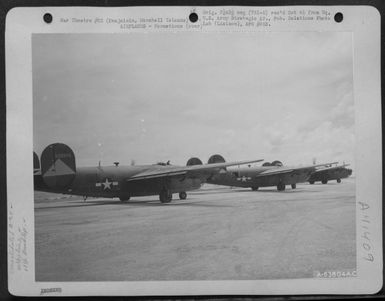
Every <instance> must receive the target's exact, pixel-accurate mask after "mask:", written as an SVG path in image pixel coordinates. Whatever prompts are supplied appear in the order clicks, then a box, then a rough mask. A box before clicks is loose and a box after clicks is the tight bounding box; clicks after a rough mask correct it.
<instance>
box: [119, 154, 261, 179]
mask: <svg viewBox="0 0 385 301" xmlns="http://www.w3.org/2000/svg"><path fill="white" fill-rule="evenodd" d="M261 161H263V159H258V160H247V161H237V162H224V163H214V164H204V165H190V166H180V167H179V166H172V165H170V166H169V167H162V168H158V169H155V170H154V169H151V170H146V171H143V172H140V173H138V174H136V175H134V176H132V177H130V178H128V179H126V181H128V182H130V181H139V180H147V179H154V178H162V177H173V176H184V177H186V178H200V179H207V178H208V177H210V176H211V175H212V174H213V173H217V172H220V170H222V169H224V168H226V167H228V166H235V165H244V164H250V163H256V162H261Z"/></svg>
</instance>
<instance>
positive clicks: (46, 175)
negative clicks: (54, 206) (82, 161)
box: [40, 143, 76, 189]
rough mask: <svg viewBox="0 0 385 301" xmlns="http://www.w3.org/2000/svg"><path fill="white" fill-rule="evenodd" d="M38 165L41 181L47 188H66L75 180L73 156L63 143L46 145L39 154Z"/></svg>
mask: <svg viewBox="0 0 385 301" xmlns="http://www.w3.org/2000/svg"><path fill="white" fill-rule="evenodd" d="M40 163H41V175H42V178H43V181H44V183H45V184H46V185H47V186H48V187H49V188H53V189H63V188H66V187H68V186H69V185H70V184H71V183H72V181H73V180H74V178H75V174H76V164H75V154H74V152H73V151H72V149H71V148H70V147H69V146H67V145H65V144H63V143H53V144H50V145H48V146H47V147H46V148H45V149H44V151H43V153H42V154H41V158H40Z"/></svg>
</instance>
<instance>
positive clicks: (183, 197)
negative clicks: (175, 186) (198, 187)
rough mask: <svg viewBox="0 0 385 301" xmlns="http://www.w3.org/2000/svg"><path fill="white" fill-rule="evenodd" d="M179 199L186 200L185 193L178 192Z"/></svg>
mask: <svg viewBox="0 0 385 301" xmlns="http://www.w3.org/2000/svg"><path fill="white" fill-rule="evenodd" d="M179 199H180V200H185V199H187V193H186V192H185V191H182V192H179Z"/></svg>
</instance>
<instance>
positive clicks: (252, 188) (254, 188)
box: [251, 186, 259, 191]
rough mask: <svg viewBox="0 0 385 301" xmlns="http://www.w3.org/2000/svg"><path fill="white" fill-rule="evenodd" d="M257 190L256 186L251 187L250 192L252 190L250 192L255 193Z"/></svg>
mask: <svg viewBox="0 0 385 301" xmlns="http://www.w3.org/2000/svg"><path fill="white" fill-rule="evenodd" d="M258 189H259V187H258V186H254V187H251V190H252V191H257V190H258Z"/></svg>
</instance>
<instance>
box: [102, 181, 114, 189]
mask: <svg viewBox="0 0 385 301" xmlns="http://www.w3.org/2000/svg"><path fill="white" fill-rule="evenodd" d="M111 184H112V182H109V181H108V179H106V181H105V182H103V183H102V185H103V186H104V187H103V190H106V189H107V188H108V189H111Z"/></svg>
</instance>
